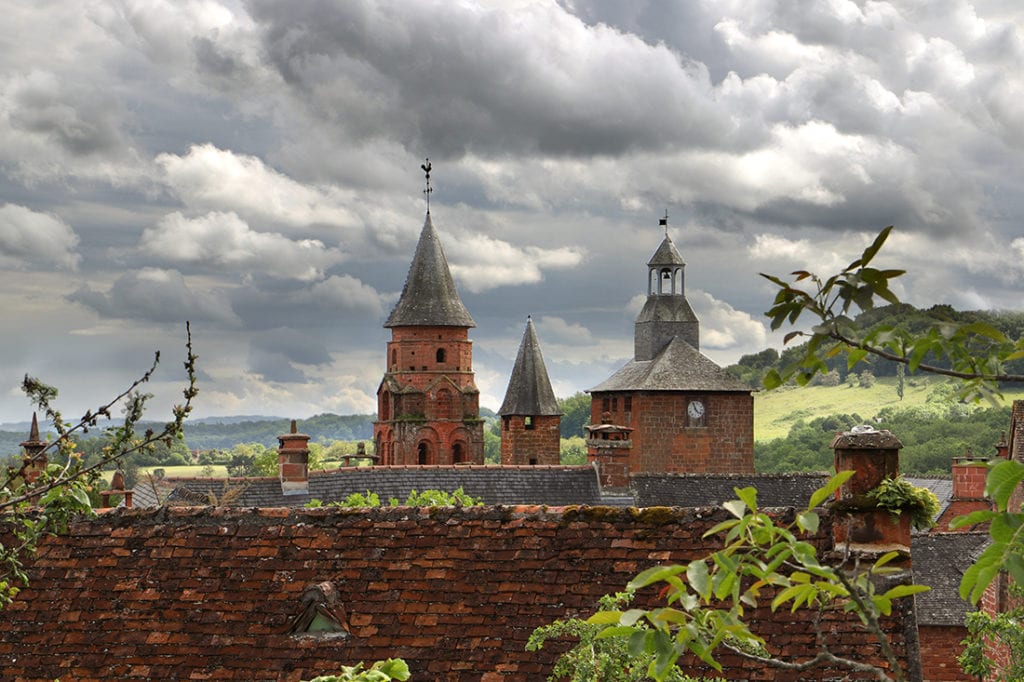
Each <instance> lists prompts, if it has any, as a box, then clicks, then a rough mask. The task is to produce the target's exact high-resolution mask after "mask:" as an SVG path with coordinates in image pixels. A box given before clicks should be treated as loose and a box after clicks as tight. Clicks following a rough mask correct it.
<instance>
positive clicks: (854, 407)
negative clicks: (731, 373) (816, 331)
mask: <svg viewBox="0 0 1024 682" xmlns="http://www.w3.org/2000/svg"><path fill="white" fill-rule="evenodd" d="M941 383H942V380H941V379H937V378H935V377H909V378H908V379H907V381H906V383H905V385H904V391H903V400H902V401H901V400H900V398H899V396H898V395H896V378H895V377H884V378H880V379H876V380H875V385H874V386H872V387H871V388H861V387H859V386H853V387H850V386H848V385H847V384H843V385H841V386H805V387H803V388H791V389H781V390H775V391H760V392H758V393H755V394H754V440H758V441H764V440H772V439H773V438H782V437H784V436H786V434H788V433H789V428H790V426H792V425H793V423H795V422H796V421H797V420H799V419H813V418H814V417H822V416H825V415H829V414H859V415H860V416H861V417H863V418H864V419H865V420H868V419H871V418H872V417H874V416H875V415H876V414H878V411H879V410H881V409H882V408H883V407H890V406H901V407H904V406H911V405H920V404H922V403H924V402H925V401H927V399H928V395H929V394H930V393H931V391H932V390H933V389H934V388H935V387H936V386H938V385H939V384H941ZM1003 399H1004V401H1005V403H1006V404H1007V405H1009V404H1010V403H1011V402H1012V401H1013V400H1014V399H1017V400H1020V399H1024V389H1017V390H1013V391H1006V392H1005V393H1004V394H1003Z"/></svg>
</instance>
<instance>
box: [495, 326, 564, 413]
mask: <svg viewBox="0 0 1024 682" xmlns="http://www.w3.org/2000/svg"><path fill="white" fill-rule="evenodd" d="M498 414H500V415H501V416H505V415H510V414H517V415H555V414H562V411H561V410H560V409H559V408H558V401H557V400H556V399H555V392H554V391H553V390H551V380H550V379H549V378H548V370H547V368H546V367H545V366H544V356H543V355H541V352H540V343H538V341H537V333H536V332H535V331H534V329H533V320H532V319H530V318H526V331H524V332H523V340H522V342H521V343H520V344H519V354H518V355H516V364H515V365H514V366H513V367H512V376H511V377H510V378H509V380H508V390H507V391H505V401H504V402H503V403H502V404H501V408H499V409H498Z"/></svg>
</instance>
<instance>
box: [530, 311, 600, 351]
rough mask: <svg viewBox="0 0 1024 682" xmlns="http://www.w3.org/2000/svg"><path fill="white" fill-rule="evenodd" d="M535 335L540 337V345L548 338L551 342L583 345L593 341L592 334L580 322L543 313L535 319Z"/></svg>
mask: <svg viewBox="0 0 1024 682" xmlns="http://www.w3.org/2000/svg"><path fill="white" fill-rule="evenodd" d="M537 335H538V336H539V337H540V343H541V346H542V347H543V346H544V344H545V342H546V341H547V340H549V339H550V341H551V342H552V343H564V344H566V345H572V344H578V345H584V344H588V343H593V341H594V335H593V334H591V333H590V330H589V329H587V328H586V327H584V326H583V325H582V324H579V323H577V322H566V321H565V320H564V319H562V318H561V317H555V316H554V315H543V316H542V317H541V318H540V319H539V320H537Z"/></svg>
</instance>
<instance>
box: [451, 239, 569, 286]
mask: <svg viewBox="0 0 1024 682" xmlns="http://www.w3.org/2000/svg"><path fill="white" fill-rule="evenodd" d="M444 244H445V250H446V251H447V253H448V256H449V261H450V265H451V270H452V275H453V276H454V277H455V278H456V279H457V280H459V283H460V284H461V285H463V286H465V287H466V289H468V290H469V291H472V292H474V293H479V292H483V291H488V290H490V289H494V288H497V287H502V286H513V285H517V284H534V283H536V282H540V281H541V280H543V279H544V271H545V270H549V269H551V270H557V269H565V268H572V267H576V266H577V265H579V264H580V263H582V262H583V252H582V251H581V250H580V249H578V248H574V247H559V248H554V249H545V248H540V247H537V246H523V247H518V246H513V245H512V244H510V243H508V242H506V241H503V240H500V239H495V238H493V237H487V236H485V235H480V234H472V235H468V236H463V237H461V238H455V239H449V238H445V239H444Z"/></svg>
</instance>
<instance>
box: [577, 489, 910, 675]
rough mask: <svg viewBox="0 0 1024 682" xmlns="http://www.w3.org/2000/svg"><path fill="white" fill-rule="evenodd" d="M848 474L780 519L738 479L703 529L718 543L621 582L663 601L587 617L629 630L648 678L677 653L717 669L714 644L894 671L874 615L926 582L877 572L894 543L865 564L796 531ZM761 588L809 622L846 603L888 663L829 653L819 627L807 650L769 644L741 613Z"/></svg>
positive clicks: (669, 667) (769, 660)
mask: <svg viewBox="0 0 1024 682" xmlns="http://www.w3.org/2000/svg"><path fill="white" fill-rule="evenodd" d="M853 474H854V472H852V471H844V472H840V473H838V474H836V475H835V476H834V477H832V479H831V480H830V481H829V482H828V483H827V484H826V485H825V486H823V487H822V488H820V489H818V490H817V491H816V492H815V493H814V494H813V495H812V496H811V498H810V501H809V502H808V505H807V507H806V508H805V509H803V510H801V511H798V512H797V513H796V514H795V516H794V517H793V518H792V520H791V521H788V522H784V521H781V520H780V519H779V518H775V517H772V516H770V515H768V514H766V513H764V512H763V511H761V510H760V509H759V508H758V506H757V491H756V490H755V489H754V488H750V487H748V488H743V489H736V491H735V492H736V494H737V497H738V499H736V500H732V501H730V502H726V503H725V504H724V505H723V506H724V507H725V509H727V510H728V511H729V512H730V514H732V516H733V518H732V519H730V520H728V521H724V522H722V523H719V524H718V525H716V526H715V527H713V528H711V529H710V530H708V531H707V533H705V537H707V536H711V535H716V534H718V533H723V534H724V545H723V548H722V549H721V550H719V551H717V552H714V553H712V554H711V555H709V556H706V557H702V558H699V559H696V560H694V561H691V562H689V563H687V564H680V565H674V566H655V567H653V568H650V569H648V570H646V571H643V572H642V573H640V574H639V575H637V576H636V577H635V578H634V579H633V580H632V581H630V583H629V584H628V585H627V586H626V590H627V591H628V592H634V591H636V590H639V589H641V588H643V587H647V586H651V585H657V586H660V588H661V589H660V594H661V595H663V598H664V601H665V606H661V607H657V608H654V609H630V610H627V611H622V610H617V609H607V610H602V611H598V612H597V613H595V614H594V615H593V616H591V617H590V618H589V619H588V622H589V623H594V624H601V625H605V626H606V627H605V630H604V631H603V632H602V633H601V635H600V636H601V637H623V638H628V640H629V642H630V650H631V651H632V652H634V655H641V654H642V655H643V656H645V657H650V659H651V661H650V663H649V664H648V666H647V674H648V675H650V676H651V677H653V678H654V679H656V680H666V679H670V678H669V677H668V676H669V675H670V674H672V671H673V669H674V666H675V664H676V661H677V660H678V658H679V657H680V656H681V655H683V654H685V653H689V654H693V655H695V656H696V657H697V658H699V659H700V660H702V661H704V662H705V663H706V664H708V665H710V666H711V667H713V668H714V669H716V670H721V665H720V663H719V662H718V660H717V659H716V652H717V651H718V650H719V649H726V650H728V651H730V652H731V653H733V654H735V655H737V656H740V657H743V658H747V659H751V660H755V661H758V662H759V663H761V664H764V665H768V666H772V667H776V668H780V669H783V670H787V671H790V672H801V671H805V670H809V669H811V668H813V667H815V666H818V665H821V664H828V665H831V666H834V667H841V668H845V669H847V670H849V671H850V672H852V673H858V674H861V675H863V674H867V675H870V676H872V677H873V678H874V679H877V680H889V681H891V680H901V679H902V674H901V672H900V671H901V667H900V665H899V662H898V661H897V659H896V656H895V654H894V652H893V650H892V647H891V646H890V644H889V640H888V638H887V637H886V635H885V632H884V631H883V630H882V628H881V626H880V624H879V619H880V618H881V616H883V615H888V614H890V613H891V611H892V607H893V601H894V600H896V599H899V598H902V597H907V596H910V595H912V594H916V593H918V592H922V591H925V590H927V589H928V588H927V587H924V586H922V585H911V584H906V583H905V582H900V581H896V582H895V584H891V585H888V584H885V583H884V582H883V581H881V580H879V578H880V577H883V576H893V575H894V574H897V573H900V569H897V568H893V567H891V566H889V564H890V562H891V561H892V560H893V559H895V558H896V557H897V555H898V553H897V552H889V553H887V554H885V555H883V556H882V557H880V558H879V559H878V560H877V561H875V563H874V564H872V565H871V566H870V567H868V568H867V570H864V569H861V568H860V567H858V566H857V565H856V563H855V560H854V559H852V558H850V557H847V559H846V560H845V561H844V562H843V563H841V564H839V565H833V564H827V563H822V562H820V561H819V560H818V556H817V550H816V548H815V547H814V545H813V544H811V543H810V542H808V541H806V540H804V539H803V536H805V535H807V534H809V533H814V532H816V531H817V529H818V524H819V517H818V514H817V513H816V512H815V509H816V508H817V507H818V505H820V504H822V503H823V502H825V500H827V499H828V498H829V497H830V496H831V495H832V494H833V493H834V492H835V491H836V490H838V489H839V487H840V486H841V485H842V484H843V483H844V482H845V481H846V480H848V479H849V478H850V477H851V476H852V475H853ZM765 598H770V599H771V602H770V604H771V609H772V610H773V611H774V610H777V609H779V608H781V607H789V608H792V609H794V610H795V609H797V608H801V607H804V608H807V609H809V610H810V614H809V616H808V617H809V618H811V619H812V620H813V622H814V623H815V627H818V622H819V621H818V619H819V618H820V617H821V616H822V615H823V614H824V613H825V611H826V610H828V609H829V608H831V607H832V606H834V605H840V606H842V607H843V608H844V610H846V611H853V612H854V613H856V615H857V616H858V617H859V619H860V621H861V624H862V626H863V627H864V628H865V630H866V631H867V632H869V633H871V634H872V635H873V636H874V637H875V639H876V641H877V642H878V646H879V649H880V650H881V652H882V654H883V656H884V657H885V659H886V660H887V663H888V669H887V670H886V669H884V668H881V667H877V666H874V665H871V664H869V663H864V662H862V661H859V660H856V659H852V658H848V657H843V656H839V655H836V654H835V653H833V652H832V651H830V650H829V648H828V647H827V646H826V644H825V640H824V638H823V637H819V647H820V649H819V651H818V652H817V654H816V655H815V656H813V657H810V658H808V659H806V660H786V659H782V658H780V657H778V656H775V655H772V654H770V653H769V651H768V649H767V648H766V641H765V639H764V638H763V637H762V636H761V635H759V634H758V633H756V632H754V631H753V630H752V629H751V627H750V624H749V623H748V622H747V621H746V620H745V618H746V616H747V613H748V611H749V610H752V609H754V608H756V607H757V605H758V603H759V602H760V601H763V600H764V599H765ZM820 632H821V630H820V629H819V633H820ZM890 673H891V674H890Z"/></svg>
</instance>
